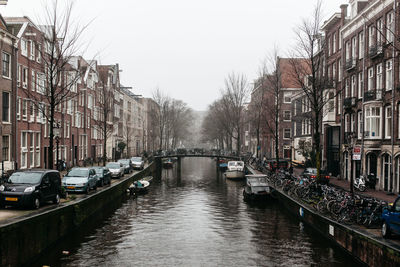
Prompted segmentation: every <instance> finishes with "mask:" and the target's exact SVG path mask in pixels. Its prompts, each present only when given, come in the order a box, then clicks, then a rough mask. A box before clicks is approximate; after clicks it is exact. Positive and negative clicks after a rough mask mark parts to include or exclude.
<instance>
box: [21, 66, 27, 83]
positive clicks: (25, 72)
mask: <svg viewBox="0 0 400 267" xmlns="http://www.w3.org/2000/svg"><path fill="white" fill-rule="evenodd" d="M27 86H28V68H23V69H22V87H23V88H26V87H27Z"/></svg>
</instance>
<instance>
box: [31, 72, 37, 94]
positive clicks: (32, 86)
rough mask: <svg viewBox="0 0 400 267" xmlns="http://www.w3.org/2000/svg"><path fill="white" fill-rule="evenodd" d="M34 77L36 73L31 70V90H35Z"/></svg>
mask: <svg viewBox="0 0 400 267" xmlns="http://www.w3.org/2000/svg"><path fill="white" fill-rule="evenodd" d="M35 79H36V74H35V71H34V70H32V79H31V83H32V84H31V90H32V91H36V81H35Z"/></svg>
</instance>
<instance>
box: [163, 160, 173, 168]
mask: <svg viewBox="0 0 400 267" xmlns="http://www.w3.org/2000/svg"><path fill="white" fill-rule="evenodd" d="M173 166H174V163H173V162H172V159H171V158H168V159H165V160H164V161H163V168H164V169H171V168H172V167H173Z"/></svg>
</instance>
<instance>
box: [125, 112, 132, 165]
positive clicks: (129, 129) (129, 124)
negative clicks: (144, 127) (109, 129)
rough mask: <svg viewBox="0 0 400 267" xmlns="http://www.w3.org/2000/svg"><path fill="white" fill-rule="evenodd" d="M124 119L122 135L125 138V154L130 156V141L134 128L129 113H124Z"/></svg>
mask: <svg viewBox="0 0 400 267" xmlns="http://www.w3.org/2000/svg"><path fill="white" fill-rule="evenodd" d="M125 121H126V123H125V124H124V126H123V127H124V129H123V136H124V139H125V143H126V154H127V156H128V157H130V156H132V155H131V142H132V137H133V136H134V130H133V126H132V121H131V118H130V116H129V115H127V114H126V115H125Z"/></svg>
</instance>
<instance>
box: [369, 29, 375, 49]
mask: <svg viewBox="0 0 400 267" xmlns="http://www.w3.org/2000/svg"><path fill="white" fill-rule="evenodd" d="M374 34H375V27H374V25H371V26H369V27H368V47H372V46H373V45H374V44H375V43H374Z"/></svg>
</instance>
